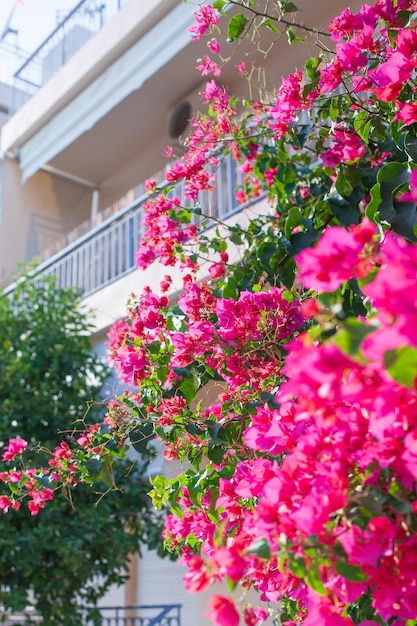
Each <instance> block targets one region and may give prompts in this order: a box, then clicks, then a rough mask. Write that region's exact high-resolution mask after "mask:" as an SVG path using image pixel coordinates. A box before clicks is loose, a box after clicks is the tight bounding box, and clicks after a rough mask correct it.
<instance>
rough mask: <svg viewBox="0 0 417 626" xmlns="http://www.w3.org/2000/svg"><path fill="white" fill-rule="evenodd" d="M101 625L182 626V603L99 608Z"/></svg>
mask: <svg viewBox="0 0 417 626" xmlns="http://www.w3.org/2000/svg"><path fill="white" fill-rule="evenodd" d="M99 612H100V614H101V625H100V626H181V604H169V605H168V604H167V605H162V604H161V605H142V606H119V607H102V608H99Z"/></svg>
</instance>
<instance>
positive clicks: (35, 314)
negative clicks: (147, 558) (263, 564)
mask: <svg viewBox="0 0 417 626" xmlns="http://www.w3.org/2000/svg"><path fill="white" fill-rule="evenodd" d="M88 317H89V315H88V312H87V311H85V310H83V308H82V306H81V301H80V296H79V295H78V294H77V293H76V292H75V291H73V290H69V289H58V288H57V287H56V284H55V281H54V279H53V278H49V279H47V281H46V282H45V283H44V284H43V285H42V286H38V285H37V284H36V283H35V281H34V280H33V279H31V278H30V276H29V275H28V274H26V275H24V276H23V277H22V278H21V279H20V281H19V282H18V286H17V287H16V289H15V290H14V292H13V295H12V297H11V298H8V297H6V296H5V295H2V296H1V297H0V439H1V440H2V441H3V442H5V441H7V440H8V439H9V438H12V439H13V438H14V435H13V433H16V437H17V436H18V438H17V440H18V441H19V440H20V438H21V439H24V440H25V441H26V442H28V448H27V451H28V456H29V458H30V460H31V462H32V463H33V464H34V465H39V464H41V465H45V466H46V467H48V465H49V463H50V462H51V460H52V459H53V457H52V453H51V452H49V451H50V450H51V451H53V450H54V448H55V446H57V444H58V443H59V442H62V441H63V442H64V444H62V443H61V446H60V447H59V448H58V450H59V451H60V453H61V457H60V458H61V459H62V460H65V457H64V456H62V455H65V454H66V453H67V450H68V448H67V445H68V444H71V442H73V441H74V440H75V439H77V438H78V437H79V436H80V433H79V432H78V434H77V431H80V430H83V429H84V428H87V429H88V427H89V426H88V425H89V424H90V425H91V424H93V423H94V422H95V421H97V420H98V419H99V418H100V416H102V415H103V404H102V400H100V395H99V394H100V390H101V389H102V387H103V384H104V382H105V381H106V379H107V378H108V376H109V369H108V367H107V365H104V364H103V363H102V362H101V361H100V359H99V358H98V357H97V356H95V355H94V353H93V352H92V350H91V347H90V344H89V338H88V336H89V332H90V331H91V326H90V323H89V322H88ZM74 429H75V430H74ZM88 467H89V472H90V479H91V480H90V481H89V483H84V484H80V485H78V486H77V488H76V489H75V490H74V491H72V492H71V494H68V493H67V494H65V493H62V494H60V495H59V496H58V497H56V498H55V499H54V500H53V502H50V503H49V506H48V507H47V508H43V506H44V502H45V500H46V499H47V498H48V497H50V495H51V494H50V492H49V486H50V484H51V479H52V478H53V476H52V475H51V474H52V472H53V471H56V469H57V468H56V467H52V466H50V472H49V473H48V474H46V473H44V475H43V479H42V480H43V487H44V490H43V491H42V492H40V491H39V490H38V491H37V490H36V489H32V490H31V510H30V511H29V510H28V509H27V508H26V507H25V508H23V507H22V508H20V509H19V510H15V511H13V513H12V514H11V515H9V516H7V517H5V518H4V520H3V524H2V531H1V533H0V564H1V567H0V604H1V605H3V606H4V607H5V609H6V610H8V611H19V610H23V609H24V608H25V607H26V606H28V605H29V604H32V605H33V606H34V607H35V609H36V611H37V612H39V614H41V615H42V617H43V619H44V623H47V624H53V623H56V624H60V625H61V624H62V625H63V626H64V625H70V624H71V625H73V624H74V625H75V624H81V623H82V614H83V607H84V606H88V607H92V606H94V605H95V603H96V601H97V600H98V599H99V598H100V597H102V596H103V594H104V593H105V592H106V590H107V589H108V588H109V586H110V585H112V584H113V583H116V584H120V583H122V582H123V581H124V580H125V577H126V571H127V563H128V559H129V555H130V554H133V553H135V552H138V551H139V547H140V542H141V541H145V540H147V530H146V529H147V526H148V524H149V525H152V524H153V523H155V519H154V516H153V515H152V512H151V511H149V506H148V501H147V497H146V491H147V481H146V480H145V479H144V477H143V471H144V469H145V467H144V464H143V465H142V467H135V468H134V469H132V467H131V463H130V462H129V461H126V460H124V461H122V460H119V461H118V462H117V463H116V465H115V467H114V468H113V472H114V473H115V476H113V475H112V474H111V473H110V471H109V470H108V471H107V472H104V471H102V472H101V478H102V479H104V480H101V481H99V482H95V484H94V485H92V484H91V482H92V478H93V477H94V479H95V481H97V480H98V479H99V478H100V467H101V464H100V462H99V461H98V460H97V459H94V458H93V459H90V461H89V466H88ZM13 469H14V471H15V475H16V476H19V473H20V472H21V468H20V467H19V465H16V466H14V468H13ZM113 478H115V480H116V482H117V484H118V486H120V487H122V488H123V491H121V490H120V489H119V490H114V489H113V488H112V487H113V485H112V483H113ZM73 482H75V481H73ZM109 487H110V488H111V489H110V490H109ZM108 490H109V493H107V494H106V496H105V497H101V495H100V494H101V493H102V492H104V491H108ZM39 493H42V494H44V497H42V496H39ZM45 494H46V495H45ZM39 509H42V510H40V511H39V514H38V515H35V514H36V513H37V512H38V510H39ZM145 520H146V521H145ZM151 534H152V533H151ZM149 541H152V539H151V538H149Z"/></svg>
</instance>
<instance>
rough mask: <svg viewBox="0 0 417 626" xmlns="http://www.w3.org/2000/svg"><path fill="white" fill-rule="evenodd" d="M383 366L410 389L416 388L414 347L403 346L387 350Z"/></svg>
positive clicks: (416, 371) (416, 364)
mask: <svg viewBox="0 0 417 626" xmlns="http://www.w3.org/2000/svg"><path fill="white" fill-rule="evenodd" d="M384 366H385V368H386V369H387V370H388V372H389V374H390V376H392V378H393V379H394V380H396V381H397V382H399V383H401V384H402V385H405V386H406V387H410V388H411V389H415V388H416V385H415V381H416V376H417V350H416V349H415V348H412V347H411V346H403V347H402V348H397V349H396V350H388V351H387V352H385V354H384Z"/></svg>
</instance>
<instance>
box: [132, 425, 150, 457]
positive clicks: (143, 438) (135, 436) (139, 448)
mask: <svg viewBox="0 0 417 626" xmlns="http://www.w3.org/2000/svg"><path fill="white" fill-rule="evenodd" d="M152 439H153V425H152V424H141V425H140V426H139V427H138V428H135V430H133V431H132V432H131V433H130V443H131V444H132V446H133V448H134V449H135V450H136V452H139V453H140V454H147V453H148V452H149V448H148V445H149V443H150V441H151V440H152Z"/></svg>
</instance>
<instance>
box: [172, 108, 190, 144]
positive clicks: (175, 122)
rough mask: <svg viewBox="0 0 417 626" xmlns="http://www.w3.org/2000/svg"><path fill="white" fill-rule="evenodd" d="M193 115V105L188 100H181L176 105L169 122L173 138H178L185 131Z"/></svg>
mask: <svg viewBox="0 0 417 626" xmlns="http://www.w3.org/2000/svg"><path fill="white" fill-rule="evenodd" d="M191 115H192V107H191V104H190V103H189V102H188V101H187V100H184V101H183V102H180V103H179V104H177V105H176V106H175V107H174V109H173V110H172V112H171V115H170V118H169V122H168V134H169V136H170V137H171V139H178V137H179V136H180V135H182V134H183V133H184V132H185V130H186V129H187V126H188V122H189V121H190V119H191Z"/></svg>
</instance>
